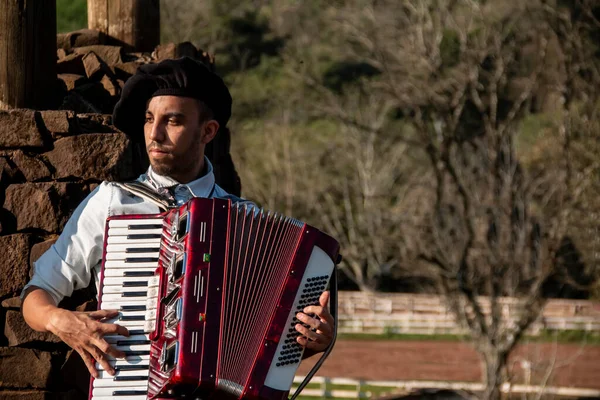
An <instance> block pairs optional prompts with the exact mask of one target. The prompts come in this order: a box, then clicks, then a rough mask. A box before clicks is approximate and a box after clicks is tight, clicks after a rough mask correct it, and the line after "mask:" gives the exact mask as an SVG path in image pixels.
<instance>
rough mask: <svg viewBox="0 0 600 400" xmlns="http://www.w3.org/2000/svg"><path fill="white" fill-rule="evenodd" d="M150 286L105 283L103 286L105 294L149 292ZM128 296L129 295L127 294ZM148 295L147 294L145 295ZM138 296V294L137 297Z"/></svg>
mask: <svg viewBox="0 0 600 400" xmlns="http://www.w3.org/2000/svg"><path fill="white" fill-rule="evenodd" d="M150 289H152V288H150ZM148 290H149V288H148V287H147V286H142V287H123V286H120V285H104V286H103V287H102V293H103V294H111V293H112V294H114V293H128V292H147V291H148ZM125 297H127V296H125ZM144 297H146V296H144ZM135 298H137V296H136V297H135Z"/></svg>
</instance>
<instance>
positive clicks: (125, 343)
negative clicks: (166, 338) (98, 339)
mask: <svg viewBox="0 0 600 400" xmlns="http://www.w3.org/2000/svg"><path fill="white" fill-rule="evenodd" d="M138 344H150V340H143V339H139V340H118V341H117V346H134V345H138Z"/></svg>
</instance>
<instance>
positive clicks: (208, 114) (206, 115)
mask: <svg viewBox="0 0 600 400" xmlns="http://www.w3.org/2000/svg"><path fill="white" fill-rule="evenodd" d="M198 107H199V110H200V112H199V114H200V123H202V122H206V121H210V120H211V119H214V118H215V114H214V113H213V111H212V110H211V109H210V108H208V106H207V105H206V103H204V102H203V101H202V100H198Z"/></svg>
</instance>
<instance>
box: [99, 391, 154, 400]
mask: <svg viewBox="0 0 600 400" xmlns="http://www.w3.org/2000/svg"><path fill="white" fill-rule="evenodd" d="M115 399H118V400H147V399H148V397H147V395H145V394H144V395H137V396H113V395H112V391H111V394H110V395H109V396H93V397H92V400H115Z"/></svg>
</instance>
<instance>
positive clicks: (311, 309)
mask: <svg viewBox="0 0 600 400" xmlns="http://www.w3.org/2000/svg"><path fill="white" fill-rule="evenodd" d="M302 311H304V313H305V314H314V315H316V316H318V317H319V319H320V320H321V321H323V322H325V323H328V324H330V325H333V316H332V315H331V314H330V313H329V309H328V308H327V307H323V306H308V307H305V308H304V310H302Z"/></svg>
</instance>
